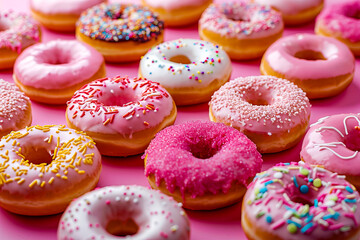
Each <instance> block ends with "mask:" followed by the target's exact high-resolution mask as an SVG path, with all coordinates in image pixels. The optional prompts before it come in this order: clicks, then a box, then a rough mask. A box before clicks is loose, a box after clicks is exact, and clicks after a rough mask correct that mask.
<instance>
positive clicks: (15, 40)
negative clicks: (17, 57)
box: [0, 10, 40, 53]
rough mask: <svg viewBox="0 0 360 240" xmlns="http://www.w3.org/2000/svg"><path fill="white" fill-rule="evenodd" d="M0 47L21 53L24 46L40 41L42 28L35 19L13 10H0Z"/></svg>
mask: <svg viewBox="0 0 360 240" xmlns="http://www.w3.org/2000/svg"><path fill="white" fill-rule="evenodd" d="M0 29H1V31H0V48H10V49H11V50H13V51H15V52H17V53H20V52H21V51H22V50H23V49H24V48H26V47H28V46H30V45H32V44H34V43H36V42H39V41H40V30H39V26H38V25H37V24H36V22H35V20H34V19H32V18H31V17H30V16H28V15H26V14H23V13H16V12H13V11H12V10H8V11H2V12H0Z"/></svg>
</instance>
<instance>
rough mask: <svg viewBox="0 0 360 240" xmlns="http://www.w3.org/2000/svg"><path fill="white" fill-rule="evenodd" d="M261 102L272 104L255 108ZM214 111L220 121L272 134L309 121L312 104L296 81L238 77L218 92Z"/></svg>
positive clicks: (270, 77)
mask: <svg viewBox="0 0 360 240" xmlns="http://www.w3.org/2000/svg"><path fill="white" fill-rule="evenodd" d="M259 99H261V100H263V101H266V102H267V103H268V105H254V104H251V102H257V101H258V100H259ZM210 109H211V111H212V113H213V115H214V117H215V118H216V119H217V120H218V121H219V122H228V123H230V125H231V126H233V127H235V128H238V129H240V130H241V131H243V130H248V131H252V132H258V133H260V132H262V133H265V134H268V135H272V134H273V133H280V132H284V131H286V130H288V131H289V130H290V129H292V128H294V127H296V126H298V125H300V124H301V125H303V124H305V123H307V122H308V119H309V116H310V103H309V99H308V98H307V97H306V94H305V93H304V92H303V91H302V90H301V89H300V88H299V87H297V86H296V85H294V84H293V83H292V82H289V81H288V80H285V79H280V78H276V77H272V76H253V77H252V76H250V77H244V78H242V77H241V78H237V79H234V80H231V81H230V82H228V83H226V84H225V85H223V86H222V87H221V88H220V89H219V90H218V91H216V92H215V93H214V95H213V96H212V98H211V101H210Z"/></svg>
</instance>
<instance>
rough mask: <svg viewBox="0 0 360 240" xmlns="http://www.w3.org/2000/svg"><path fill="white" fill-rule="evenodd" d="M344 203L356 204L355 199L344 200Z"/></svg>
mask: <svg viewBox="0 0 360 240" xmlns="http://www.w3.org/2000/svg"><path fill="white" fill-rule="evenodd" d="M344 201H345V202H347V203H356V199H345V200H344Z"/></svg>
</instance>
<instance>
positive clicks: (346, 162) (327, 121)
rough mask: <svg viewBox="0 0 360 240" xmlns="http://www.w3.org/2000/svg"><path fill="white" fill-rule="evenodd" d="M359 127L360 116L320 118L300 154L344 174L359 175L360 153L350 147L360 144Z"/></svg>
mask: <svg viewBox="0 0 360 240" xmlns="http://www.w3.org/2000/svg"><path fill="white" fill-rule="evenodd" d="M357 126H360V114H338V115H333V116H328V117H326V118H321V119H319V120H318V122H316V123H315V124H313V125H311V127H310V129H309V131H308V132H307V133H306V135H305V138H304V142H303V145H302V149H301V153H300V155H301V157H302V159H303V160H304V161H306V162H308V163H310V164H318V165H322V166H324V167H325V168H326V169H328V170H330V171H334V172H338V173H340V174H345V175H352V176H359V173H360V164H359V162H360V155H359V154H358V150H355V149H353V150H352V149H349V144H351V143H352V142H353V143H355V144H356V143H357V141H358V139H357V136H356V132H358V129H356V127H357ZM345 143H347V144H345ZM358 146H359V145H358Z"/></svg>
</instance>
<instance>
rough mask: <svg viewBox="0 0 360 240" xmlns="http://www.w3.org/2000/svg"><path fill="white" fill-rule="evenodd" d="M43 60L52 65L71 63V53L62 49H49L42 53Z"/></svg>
mask: <svg viewBox="0 0 360 240" xmlns="http://www.w3.org/2000/svg"><path fill="white" fill-rule="evenodd" d="M41 58H42V59H41V62H42V63H45V64H50V65H62V64H68V63H70V54H66V53H64V52H63V50H60V49H55V50H54V49H48V50H45V51H44V54H42V55H41Z"/></svg>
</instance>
